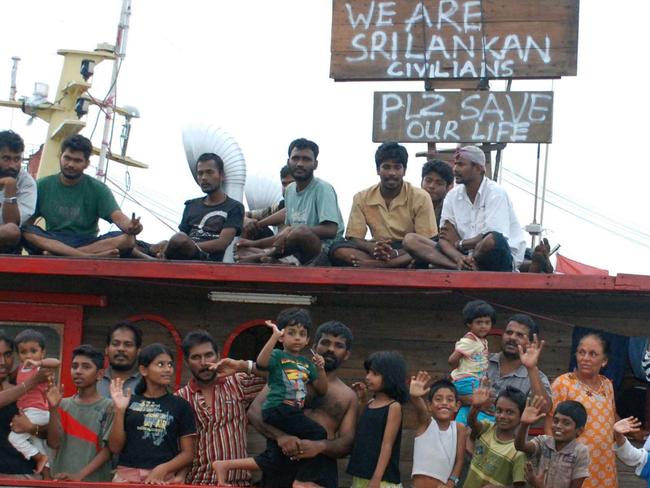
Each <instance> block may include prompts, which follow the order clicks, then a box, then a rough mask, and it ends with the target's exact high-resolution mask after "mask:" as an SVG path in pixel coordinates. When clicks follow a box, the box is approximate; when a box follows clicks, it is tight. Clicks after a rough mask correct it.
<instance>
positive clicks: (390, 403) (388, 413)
mask: <svg viewBox="0 0 650 488" xmlns="http://www.w3.org/2000/svg"><path fill="white" fill-rule="evenodd" d="M363 366H364V368H365V370H366V372H367V374H366V387H365V388H364V387H362V386H361V384H359V383H356V384H355V385H352V386H353V387H355V388H356V389H357V390H361V392H362V397H361V398H360V399H361V400H362V401H363V400H364V399H365V397H364V395H363V394H365V390H366V389H367V390H369V391H370V392H372V394H373V398H372V400H370V401H369V402H368V403H367V404H366V405H365V408H364V410H363V413H362V414H361V417H360V418H359V423H358V424H357V430H356V433H355V435H354V443H353V445H352V453H351V454H350V462H349V463H348V469H347V471H348V473H349V474H351V475H352V485H351V487H350V488H401V487H402V484H401V477H400V471H399V459H400V447H401V443H402V405H401V404H402V403H405V402H406V401H407V400H408V397H409V394H408V388H407V386H406V362H405V361H404V358H403V357H402V355H401V354H400V353H398V352H396V351H379V352H375V353H373V354H371V355H370V357H369V358H368V359H366V361H364V363H363Z"/></svg>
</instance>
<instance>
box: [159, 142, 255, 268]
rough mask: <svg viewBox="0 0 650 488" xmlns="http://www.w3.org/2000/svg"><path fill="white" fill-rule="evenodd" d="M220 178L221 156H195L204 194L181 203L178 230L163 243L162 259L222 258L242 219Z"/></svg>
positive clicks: (197, 174) (242, 215)
mask: <svg viewBox="0 0 650 488" xmlns="http://www.w3.org/2000/svg"><path fill="white" fill-rule="evenodd" d="M224 177H225V175H224V165H223V160H222V159H221V157H219V156H217V155H216V154H214V153H205V154H201V155H200V156H199V159H198V160H197V163H196V182H197V183H198V185H199V186H200V187H201V190H202V191H203V193H205V195H206V196H205V197H200V198H195V199H193V200H188V201H186V202H185V210H184V212H183V217H182V219H181V223H180V225H179V226H178V229H179V230H180V232H178V233H177V234H174V235H173V236H172V238H171V239H169V242H167V243H163V248H164V250H163V255H164V257H165V258H166V259H197V260H201V261H223V256H224V253H225V252H226V249H227V248H228V246H229V245H230V243H231V242H232V241H233V239H234V238H235V237H236V236H238V235H239V234H240V233H241V229H242V224H243V220H244V206H243V205H242V204H241V203H239V202H238V201H237V200H234V199H232V198H230V197H229V196H228V195H226V193H225V192H224V191H223V187H222V183H223V181H224Z"/></svg>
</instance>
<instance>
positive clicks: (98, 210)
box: [23, 134, 142, 257]
mask: <svg viewBox="0 0 650 488" xmlns="http://www.w3.org/2000/svg"><path fill="white" fill-rule="evenodd" d="M91 152H92V144H91V142H90V140H89V139H87V138H85V137H84V136H81V135H78V134H77V135H74V136H72V137H69V138H68V139H66V140H65V141H63V143H62V144H61V158H60V160H59V164H60V166H61V172H60V173H59V174H57V175H52V176H46V177H45V178H41V179H40V180H38V182H37V185H38V200H37V203H36V212H35V213H34V215H33V216H32V218H31V219H30V221H29V224H33V223H34V222H35V220H36V218H37V217H43V218H45V223H46V230H42V229H41V228H40V227H37V226H35V225H26V226H24V227H23V236H24V239H25V241H26V244H25V245H26V247H27V249H28V250H29V252H30V253H32V254H43V253H47V254H54V255H58V256H85V257H91V256H96V257H99V256H104V257H106V256H118V255H120V254H128V253H130V251H131V250H132V249H133V246H134V244H135V236H136V235H137V234H139V233H140V232H142V224H140V219H139V218H135V215H133V216H132V217H131V218H129V217H127V216H126V215H124V213H122V211H121V210H120V208H119V206H118V205H117V202H116V201H115V197H113V193H112V192H111V190H110V189H109V188H108V187H107V186H106V185H105V184H104V183H102V182H100V181H97V180H96V179H94V178H92V177H90V176H88V175H86V174H84V170H85V169H86V168H88V165H89V164H90V154H91ZM100 218H101V219H104V220H106V221H108V222H112V223H113V224H115V225H116V226H117V227H118V228H119V229H120V230H121V231H122V232H109V233H108V234H104V235H102V236H99V237H97V234H98V233H99V227H98V225H97V224H98V220H99V219H100Z"/></svg>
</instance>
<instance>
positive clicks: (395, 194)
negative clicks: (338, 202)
mask: <svg viewBox="0 0 650 488" xmlns="http://www.w3.org/2000/svg"><path fill="white" fill-rule="evenodd" d="M407 162H408V152H407V151H406V148H405V147H404V146H402V145H400V144H397V143H396V142H385V143H384V144H382V145H381V146H379V148H378V149H377V151H376V153H375V165H376V166H377V175H379V183H378V184H376V185H373V186H371V187H370V188H368V189H366V190H363V191H360V192H359V193H357V194H356V195H355V196H354V200H353V201H352V209H351V211H350V218H349V219H348V227H347V230H346V237H347V240H346V241H340V242H337V243H335V244H334V245H333V246H332V248H331V250H330V260H331V261H332V263H334V264H336V265H339V266H366V267H389V268H400V267H405V266H408V265H409V264H410V262H411V260H412V258H411V256H410V255H409V254H408V253H407V252H406V251H404V250H403V249H402V240H403V239H404V237H405V236H406V235H407V234H409V233H416V234H418V235H421V236H422V237H424V238H426V239H431V238H432V237H433V236H435V235H437V234H438V227H437V225H436V217H435V214H434V213H433V204H432V202H431V197H430V196H429V194H428V193H427V192H426V191H425V190H422V189H421V188H416V187H414V186H413V185H411V184H410V183H408V182H406V181H404V173H405V172H406V165H407ZM367 229H370V234H371V236H372V239H371V240H366V239H365V236H366V231H367Z"/></svg>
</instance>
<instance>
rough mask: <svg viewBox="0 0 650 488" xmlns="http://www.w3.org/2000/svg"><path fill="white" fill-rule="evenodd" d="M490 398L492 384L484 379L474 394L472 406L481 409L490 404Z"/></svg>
mask: <svg viewBox="0 0 650 488" xmlns="http://www.w3.org/2000/svg"><path fill="white" fill-rule="evenodd" d="M490 397H491V391H490V382H489V381H488V379H487V378H483V379H482V380H481V384H480V386H479V387H478V388H477V389H476V390H474V392H473V393H472V406H473V407H477V408H481V407H482V406H483V405H485V404H487V403H489V402H490Z"/></svg>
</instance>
